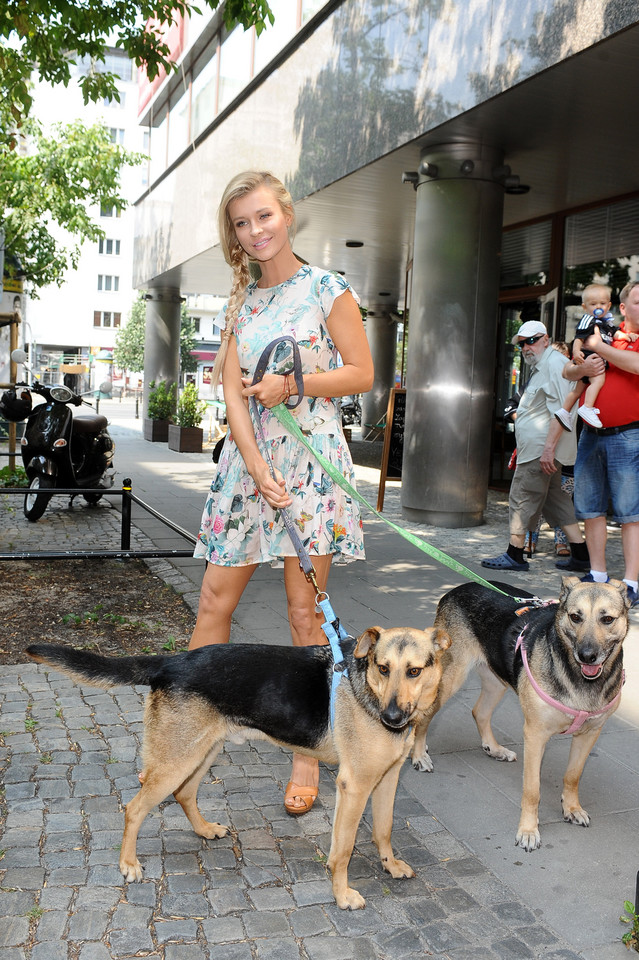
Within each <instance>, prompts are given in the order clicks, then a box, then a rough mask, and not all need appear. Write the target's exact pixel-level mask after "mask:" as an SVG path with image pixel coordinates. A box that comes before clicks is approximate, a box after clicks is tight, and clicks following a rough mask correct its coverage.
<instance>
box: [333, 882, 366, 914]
mask: <svg viewBox="0 0 639 960" xmlns="http://www.w3.org/2000/svg"><path fill="white" fill-rule="evenodd" d="M335 900H336V901H337V906H338V907H339V908H340V910H363V909H364V907H365V906H366V901H365V900H364V897H363V896H362V895H361V893H358V892H357V890H354V889H353V888H352V887H346V888H345V890H344V892H343V893H340V894H339V896H338V895H337V894H335Z"/></svg>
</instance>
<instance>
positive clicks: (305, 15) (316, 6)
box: [302, 0, 326, 23]
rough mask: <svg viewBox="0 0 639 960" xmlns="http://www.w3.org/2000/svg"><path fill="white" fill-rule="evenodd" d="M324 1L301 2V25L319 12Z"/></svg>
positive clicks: (309, 0)
mask: <svg viewBox="0 0 639 960" xmlns="http://www.w3.org/2000/svg"><path fill="white" fill-rule="evenodd" d="M325 3H326V0H302V23H306V21H307V20H310V19H311V17H314V16H315V14H316V13H317V11H318V10H321V9H322V7H323V6H324V4H325Z"/></svg>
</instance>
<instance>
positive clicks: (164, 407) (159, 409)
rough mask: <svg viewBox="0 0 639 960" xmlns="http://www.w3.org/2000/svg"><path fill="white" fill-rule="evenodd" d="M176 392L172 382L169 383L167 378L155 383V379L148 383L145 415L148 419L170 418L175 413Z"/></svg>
mask: <svg viewBox="0 0 639 960" xmlns="http://www.w3.org/2000/svg"><path fill="white" fill-rule="evenodd" d="M176 392H177V388H176V385H175V384H174V383H172V384H170V385H169V381H168V380H161V381H160V383H158V385H157V386H156V385H155V380H151V382H150V384H149V402H148V407H147V416H148V417H149V419H150V420H170V419H171V418H172V416H173V414H174V413H175V395H176Z"/></svg>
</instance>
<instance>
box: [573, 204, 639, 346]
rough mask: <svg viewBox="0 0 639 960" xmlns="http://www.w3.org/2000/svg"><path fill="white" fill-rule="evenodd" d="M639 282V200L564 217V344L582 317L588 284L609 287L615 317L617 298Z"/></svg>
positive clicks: (617, 309) (617, 310)
mask: <svg viewBox="0 0 639 960" xmlns="http://www.w3.org/2000/svg"><path fill="white" fill-rule="evenodd" d="M637 279H639V199H633V200H624V201H622V202H621V203H614V204H610V205H609V206H605V207H597V208H596V209H594V210H584V211H583V213H575V214H572V215H571V216H569V217H566V232H565V244H564V276H563V295H564V299H563V307H564V319H565V323H566V334H565V337H566V340H572V338H573V337H574V335H575V328H576V325H577V323H578V322H579V319H580V318H581V317H582V316H583V310H582V307H581V302H582V291H583V290H584V287H586V286H587V285H588V284H589V283H602V284H605V285H606V286H609V287H610V290H611V300H612V304H613V306H612V311H613V313H615V314H617V316H618V319H619V320H621V317H620V315H619V308H618V304H619V294H620V293H621V290H622V289H623V287H624V286H625V285H626V284H627V283H629V282H630V281H634V280H637Z"/></svg>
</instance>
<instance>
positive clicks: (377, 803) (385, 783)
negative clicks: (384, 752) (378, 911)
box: [372, 757, 415, 880]
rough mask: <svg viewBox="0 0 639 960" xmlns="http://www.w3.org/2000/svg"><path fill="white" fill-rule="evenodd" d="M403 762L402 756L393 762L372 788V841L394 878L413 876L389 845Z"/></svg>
mask: <svg viewBox="0 0 639 960" xmlns="http://www.w3.org/2000/svg"><path fill="white" fill-rule="evenodd" d="M403 762H404V758H403V757H402V759H401V760H399V761H398V762H397V763H395V764H394V765H393V766H392V767H391V768H390V770H389V771H388V772H387V773H386V774H384V776H383V777H382V779H381V780H380V782H379V783H378V784H377V786H376V787H375V789H374V790H373V796H372V807H373V842H374V843H375V845H376V846H377V849H378V850H379V855H380V857H381V860H382V866H383V868H384V870H387V871H388V872H389V873H390V875H391V877H393V878H394V879H395V880H400V879H402V878H405V877H414V876H415V871H414V870H413V868H412V867H410V866H409V865H408V864H407V863H404V861H403V860H397V859H396V858H395V855H394V854H393V848H392V845H391V831H392V829H393V806H394V804H395V794H396V793H397V781H398V780H399V772H400V770H401V768H402V764H403Z"/></svg>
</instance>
